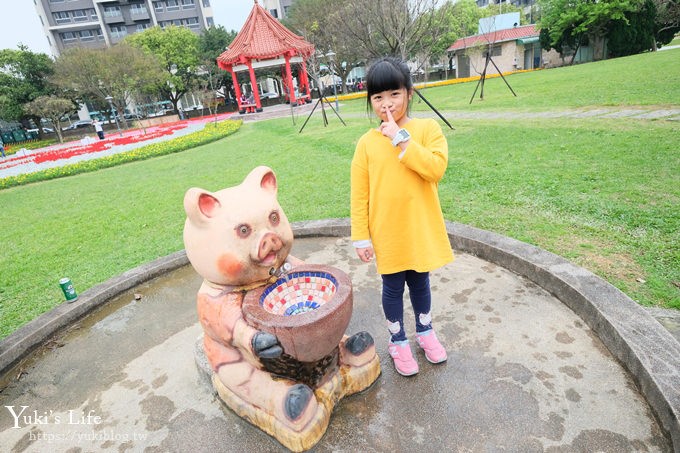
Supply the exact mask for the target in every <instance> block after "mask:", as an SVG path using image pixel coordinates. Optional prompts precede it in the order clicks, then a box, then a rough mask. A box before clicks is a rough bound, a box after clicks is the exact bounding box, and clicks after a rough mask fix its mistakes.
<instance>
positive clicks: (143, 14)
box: [130, 8, 151, 21]
mask: <svg viewBox="0 0 680 453" xmlns="http://www.w3.org/2000/svg"><path fill="white" fill-rule="evenodd" d="M130 18H131V19H132V20H133V21H139V20H149V19H150V18H151V16H150V15H149V11H148V10H147V9H146V8H134V9H130Z"/></svg>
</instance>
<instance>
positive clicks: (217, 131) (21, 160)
mask: <svg viewBox="0 0 680 453" xmlns="http://www.w3.org/2000/svg"><path fill="white" fill-rule="evenodd" d="M241 124H242V122H241V121H240V120H237V121H234V120H226V121H221V122H218V123H207V124H206V125H205V128H204V129H202V130H200V131H197V132H193V133H191V134H187V135H184V136H182V137H178V138H175V139H171V140H167V141H162V142H157V143H152V144H149V145H146V146H142V147H139V148H135V149H133V150H130V151H126V152H122V153H118V154H113V155H108V156H105V157H101V158H98V159H92V160H86V161H82V162H78V163H74V164H67V165H64V166H61V167H56V168H49V169H46V170H40V171H37V172H33V173H26V174H21V175H17V176H9V177H7V178H2V179H0V190H2V189H6V188H9V187H14V186H19V185H23V184H29V183H32V182H37V181H45V180H48V179H54V178H60V177H63V176H71V175H75V174H79V173H85V172H89V171H96V170H99V169H101V168H107V167H112V166H114V165H120V164H123V163H127V162H133V161H136V160H142V159H149V158H151V157H156V156H163V155H165V154H171V153H176V152H180V151H184V150H187V149H190V148H194V147H196V146H199V145H204V144H206V143H210V142H213V141H215V140H219V139H221V138H224V137H226V136H228V135H231V134H233V133H234V132H236V131H237V130H238V129H239V128H240V127H241ZM183 127H185V126H182V125H177V124H174V125H168V126H164V127H160V128H157V129H155V130H153V131H151V132H149V133H147V134H144V135H142V134H139V135H131V136H125V137H118V138H114V139H108V140H97V141H93V142H83V143H81V144H80V145H75V146H69V147H62V148H55V149H52V150H48V151H43V152H40V153H35V154H27V155H24V156H16V155H15V156H12V157H11V158H9V159H7V160H5V161H4V162H3V163H2V166H3V168H9V167H11V166H15V165H21V164H25V163H26V162H29V161H30V162H34V163H41V162H47V161H56V160H60V159H68V158H70V157H74V156H78V155H82V154H93V153H98V152H101V151H104V150H107V149H110V148H111V147H113V146H117V145H127V144H131V143H138V142H142V141H148V140H151V139H154V138H158V137H162V136H165V135H170V134H172V133H173V132H174V131H176V130H178V129H182V128H183Z"/></svg>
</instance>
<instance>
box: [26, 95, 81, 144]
mask: <svg viewBox="0 0 680 453" xmlns="http://www.w3.org/2000/svg"><path fill="white" fill-rule="evenodd" d="M24 108H25V110H26V111H27V112H28V113H30V114H31V115H34V116H36V117H39V118H46V119H48V120H50V121H52V124H53V125H54V131H55V132H56V133H57V137H59V143H63V142H64V138H63V136H62V133H61V118H62V117H63V116H64V115H68V114H70V113H73V112H74V111H75V110H76V105H75V104H74V103H73V101H72V100H70V99H64V98H59V97H57V96H54V95H50V96H39V97H37V98H35V99H34V100H32V101H31V102H29V103H27V104H26V105H25V106H24ZM40 129H42V128H41V127H40V123H38V130H40Z"/></svg>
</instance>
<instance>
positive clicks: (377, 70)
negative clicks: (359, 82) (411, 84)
mask: <svg viewBox="0 0 680 453" xmlns="http://www.w3.org/2000/svg"><path fill="white" fill-rule="evenodd" d="M401 88H408V81H407V80H405V77H404V74H402V73H401V72H400V71H399V70H398V69H397V68H395V67H394V66H392V65H391V64H389V63H388V62H385V61H381V62H380V63H378V64H376V65H375V66H374V67H373V68H372V69H371V71H370V74H368V77H367V79H366V89H367V91H368V97H371V96H372V95H373V94H375V93H380V92H382V91H387V90H398V89H401Z"/></svg>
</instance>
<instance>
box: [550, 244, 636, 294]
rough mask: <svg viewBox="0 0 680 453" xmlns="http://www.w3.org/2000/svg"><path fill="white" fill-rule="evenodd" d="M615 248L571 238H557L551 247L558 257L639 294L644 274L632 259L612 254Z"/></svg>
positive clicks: (616, 253)
mask: <svg viewBox="0 0 680 453" xmlns="http://www.w3.org/2000/svg"><path fill="white" fill-rule="evenodd" d="M613 245H614V244H611V243H606V242H602V241H598V240H596V239H594V238H584V237H580V236H571V237H567V238H564V237H563V238H560V244H559V245H557V246H556V247H554V249H556V250H557V252H556V253H557V254H558V255H561V256H565V257H569V258H568V259H569V260H570V261H571V262H573V263H574V264H577V265H579V266H581V267H583V268H586V269H588V270H590V271H591V272H593V273H595V274H597V275H599V276H600V277H602V278H604V279H605V280H607V281H609V282H614V281H617V280H618V281H622V282H625V284H626V286H627V288H628V291H631V290H632V291H636V292H637V291H640V290H641V287H642V285H643V284H644V283H645V281H646V280H647V278H646V273H645V270H644V269H643V268H642V266H640V264H638V263H637V262H636V261H635V260H634V259H633V257H632V256H631V255H629V254H627V253H620V252H611V251H610V250H612V248H613Z"/></svg>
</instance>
